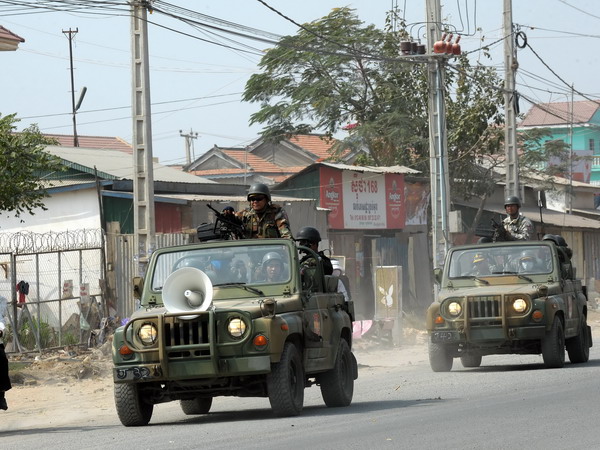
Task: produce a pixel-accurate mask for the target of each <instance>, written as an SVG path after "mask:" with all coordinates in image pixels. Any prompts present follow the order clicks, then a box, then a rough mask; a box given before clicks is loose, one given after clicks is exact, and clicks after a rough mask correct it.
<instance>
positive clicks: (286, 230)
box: [236, 183, 293, 239]
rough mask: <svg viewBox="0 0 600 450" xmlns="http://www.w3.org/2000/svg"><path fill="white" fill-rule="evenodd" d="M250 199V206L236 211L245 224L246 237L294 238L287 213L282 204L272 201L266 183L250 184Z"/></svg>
mask: <svg viewBox="0 0 600 450" xmlns="http://www.w3.org/2000/svg"><path fill="white" fill-rule="evenodd" d="M248 201H249V202H250V206H249V207H248V208H246V209H245V210H244V211H240V212H237V213H236V217H237V218H238V219H239V220H240V221H241V222H242V224H243V225H244V228H245V236H244V237H245V238H246V239H264V238H280V237H281V238H287V239H293V237H292V232H291V230H290V223H289V220H288V217H287V213H286V212H285V210H284V209H283V208H282V207H281V206H279V205H274V204H272V203H271V192H270V191H269V187H268V186H267V185H266V184H263V183H254V184H253V185H252V186H250V189H248Z"/></svg>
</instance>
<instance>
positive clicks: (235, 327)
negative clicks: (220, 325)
mask: <svg viewBox="0 0 600 450" xmlns="http://www.w3.org/2000/svg"><path fill="white" fill-rule="evenodd" d="M227 332H228V333H229V334H230V335H231V337H234V338H240V337H242V336H243V335H244V333H245V332H246V322H244V321H243V320H242V319H241V318H239V317H234V318H232V319H230V320H229V322H228V323H227Z"/></svg>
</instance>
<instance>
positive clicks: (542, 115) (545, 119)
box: [519, 100, 600, 127]
mask: <svg viewBox="0 0 600 450" xmlns="http://www.w3.org/2000/svg"><path fill="white" fill-rule="evenodd" d="M599 107H600V102H595V101H592V100H583V101H578V102H572V103H571V102H557V103H540V104H537V105H533V106H532V107H531V109H530V110H529V111H528V112H527V114H526V115H525V118H524V119H523V120H522V121H521V123H519V127H540V126H550V125H564V126H567V125H569V124H570V123H571V121H572V122H573V123H574V124H585V123H589V121H590V120H591V118H592V116H593V115H594V114H595V113H596V111H597V110H598V108H599ZM571 110H572V116H573V117H572V118H571Z"/></svg>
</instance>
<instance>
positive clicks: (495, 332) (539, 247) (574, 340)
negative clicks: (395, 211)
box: [427, 235, 592, 372]
mask: <svg viewBox="0 0 600 450" xmlns="http://www.w3.org/2000/svg"><path fill="white" fill-rule="evenodd" d="M557 244H558V245H557ZM571 255H572V252H571V249H570V248H568V247H567V246H566V243H565V241H564V239H562V238H561V237H560V236H556V235H550V237H549V238H548V239H546V237H544V240H541V241H512V242H498V243H485V244H476V245H464V246H458V247H455V248H452V249H451V250H450V251H449V252H448V254H447V256H446V260H445V262H444V268H443V269H435V278H436V282H437V283H439V292H438V295H437V299H436V301H435V302H434V303H433V304H432V305H431V306H430V307H429V309H428V310H427V330H428V334H429V362H430V365H431V368H432V369H433V371H435V372H447V371H450V370H451V369H452V364H453V359H454V358H460V360H461V363H462V365H463V367H479V366H480V365H481V361H482V357H483V356H485V355H492V354H541V355H542V358H543V361H544V365H545V366H546V367H548V368H558V367H563V365H564V363H565V346H566V350H567V353H568V355H569V360H570V361H571V363H583V362H587V361H588V359H589V349H590V347H591V346H592V335H591V329H590V327H589V326H588V325H587V297H586V291H585V289H584V288H583V287H582V284H581V281H580V280H578V279H577V278H576V276H575V268H574V267H573V265H572V263H571Z"/></svg>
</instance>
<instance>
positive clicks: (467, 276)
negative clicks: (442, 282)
mask: <svg viewBox="0 0 600 450" xmlns="http://www.w3.org/2000/svg"><path fill="white" fill-rule="evenodd" d="M453 278H454V279H455V280H476V281H479V282H480V283H483V284H490V282H489V281H488V280H484V279H483V278H479V277H476V276H475V275H461V276H460V277H453Z"/></svg>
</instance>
